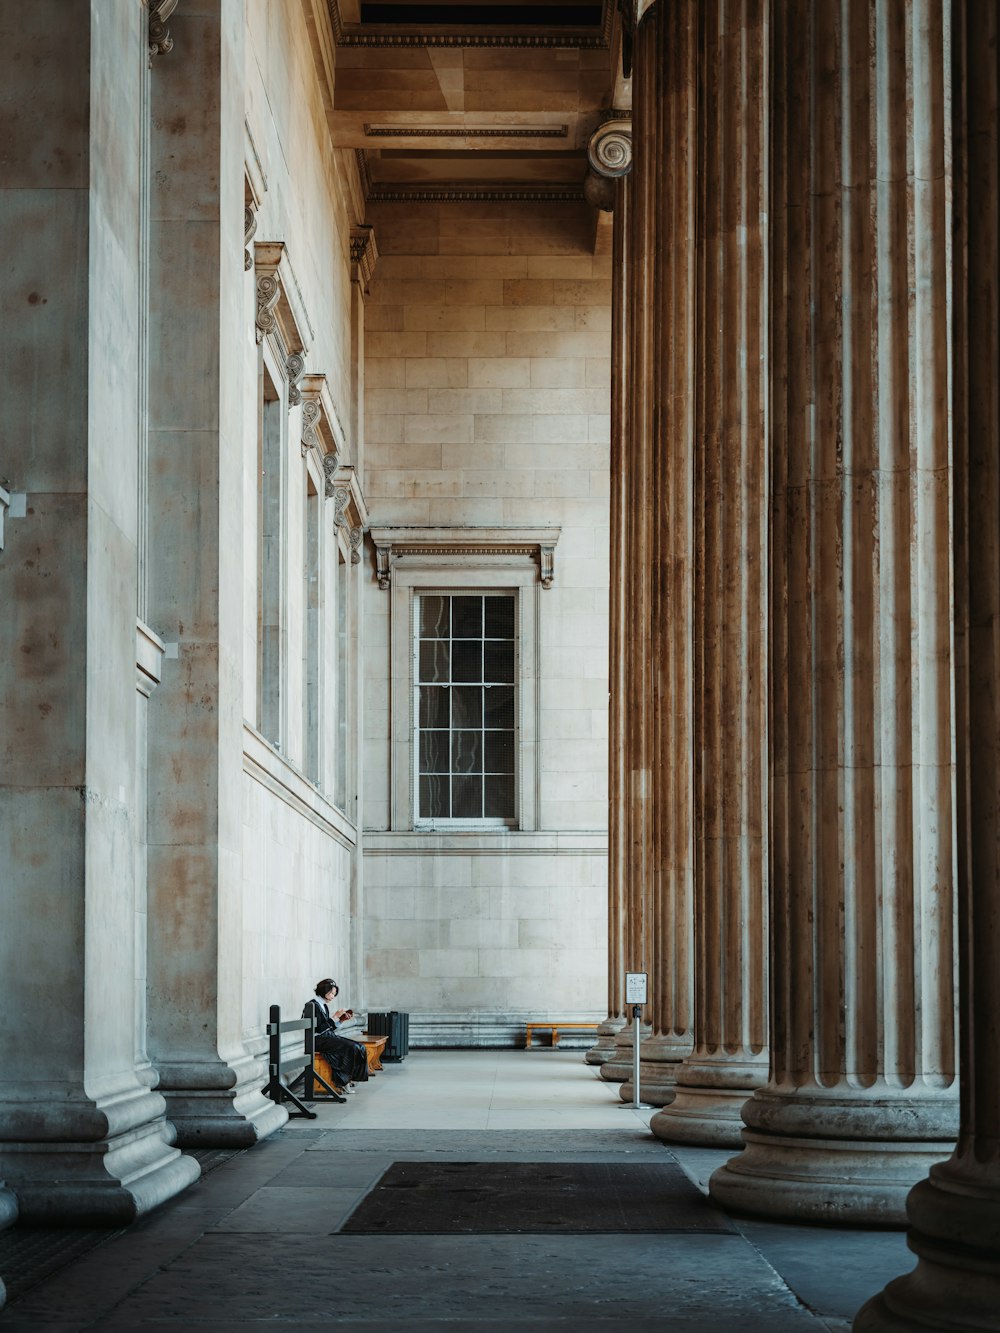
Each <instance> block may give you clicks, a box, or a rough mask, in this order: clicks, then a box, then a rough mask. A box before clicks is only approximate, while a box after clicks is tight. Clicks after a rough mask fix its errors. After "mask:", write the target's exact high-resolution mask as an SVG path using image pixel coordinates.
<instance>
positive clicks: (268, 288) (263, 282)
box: [257, 273, 281, 343]
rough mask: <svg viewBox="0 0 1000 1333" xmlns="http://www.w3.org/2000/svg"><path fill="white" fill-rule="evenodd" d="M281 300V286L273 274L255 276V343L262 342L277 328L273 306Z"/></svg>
mask: <svg viewBox="0 0 1000 1333" xmlns="http://www.w3.org/2000/svg"><path fill="white" fill-rule="evenodd" d="M280 298H281V284H280V283H279V282H278V279H277V278H276V277H275V275H274V274H273V273H263V274H258V275H257V341H258V342H259V343H260V342H263V341H264V339H265V338H266V337H267V335H268V334H269V333H275V332H276V331H277V328H278V320H277V316H276V315H275V313H274V310H275V306H276V305H277V304H278V301H279V300H280Z"/></svg>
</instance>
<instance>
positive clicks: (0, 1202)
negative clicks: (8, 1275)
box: [0, 1180, 17, 1310]
mask: <svg viewBox="0 0 1000 1333" xmlns="http://www.w3.org/2000/svg"><path fill="white" fill-rule="evenodd" d="M16 1221H17V1200H16V1199H15V1198H14V1196H13V1194H11V1192H10V1190H9V1189H7V1188H6V1186H5V1185H4V1183H3V1181H2V1180H0V1231H3V1229H4V1228H5V1227H10V1226H13V1225H14V1223H15V1222H16ZM6 1302H7V1288H6V1287H5V1286H4V1284H3V1278H2V1277H0V1310H2V1309H3V1307H4V1305H5V1304H6Z"/></svg>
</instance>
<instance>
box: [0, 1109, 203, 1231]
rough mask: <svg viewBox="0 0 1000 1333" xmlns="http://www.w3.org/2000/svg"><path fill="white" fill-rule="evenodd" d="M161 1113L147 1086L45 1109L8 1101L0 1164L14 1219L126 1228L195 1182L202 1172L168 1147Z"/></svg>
mask: <svg viewBox="0 0 1000 1333" xmlns="http://www.w3.org/2000/svg"><path fill="white" fill-rule="evenodd" d="M163 1109H164V1108H163V1098H162V1097H160V1096H159V1094H158V1093H154V1092H149V1091H148V1090H147V1089H145V1088H144V1089H142V1091H141V1092H135V1091H130V1092H128V1093H126V1094H125V1095H124V1096H121V1095H119V1096H116V1097H113V1098H108V1099H107V1100H106V1101H95V1100H92V1099H89V1098H86V1099H85V1098H83V1097H81V1098H80V1099H79V1100H74V1101H67V1100H65V1099H64V1100H62V1101H61V1102H59V1103H51V1102H50V1103H49V1104H48V1105H47V1106H46V1107H44V1108H35V1107H31V1106H30V1104H29V1105H17V1104H12V1103H11V1102H10V1101H8V1102H7V1103H6V1104H5V1105H4V1106H3V1107H2V1108H0V1132H3V1133H4V1134H5V1138H4V1140H3V1141H2V1142H0V1162H2V1167H3V1172H4V1176H5V1177H6V1180H7V1186H8V1191H9V1192H12V1193H13V1195H14V1197H15V1199H16V1217H17V1220H18V1221H20V1222H25V1223H27V1224H28V1225H29V1226H98V1227H116V1226H125V1225H127V1224H128V1223H130V1222H134V1221H135V1219H136V1218H137V1217H140V1216H142V1214H144V1213H148V1212H150V1211H151V1210H152V1209H154V1208H157V1207H159V1205H160V1204H161V1203H165V1202H166V1201H167V1200H168V1199H171V1198H173V1197H174V1195H175V1194H179V1193H180V1192H181V1190H184V1189H186V1188H187V1186H188V1185H191V1184H193V1182H194V1181H196V1180H197V1179H198V1177H199V1176H200V1175H201V1168H200V1167H199V1165H198V1163H197V1162H196V1161H195V1160H194V1158H193V1157H185V1156H184V1155H183V1154H182V1153H180V1152H179V1151H178V1150H177V1148H175V1147H173V1146H172V1145H171V1140H172V1137H173V1135H172V1131H171V1127H170V1125H169V1124H168V1123H167V1121H166V1120H165V1119H164V1116H163ZM29 1125H30V1128H29ZM29 1134H30V1135H31V1137H30V1138H29V1137H28V1135H29ZM3 1197H4V1195H3V1193H0V1207H2V1205H3ZM9 1220H13V1217H11V1218H10V1219H9Z"/></svg>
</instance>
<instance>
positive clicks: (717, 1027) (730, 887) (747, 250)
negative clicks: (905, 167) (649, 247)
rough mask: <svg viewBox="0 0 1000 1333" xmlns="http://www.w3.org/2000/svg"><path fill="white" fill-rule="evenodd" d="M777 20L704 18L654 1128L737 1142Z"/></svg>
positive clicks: (745, 1042) (758, 933)
mask: <svg viewBox="0 0 1000 1333" xmlns="http://www.w3.org/2000/svg"><path fill="white" fill-rule="evenodd" d="M767 9H768V0H713V3H709V4H705V5H704V6H703V17H702V25H701V39H700V42H701V44H700V49H699V53H698V58H699V66H700V74H701V78H700V80H699V86H700V89H701V93H700V107H699V152H698V161H699V169H700V192H699V221H698V289H699V303H698V314H699V323H700V335H699V338H698V341H697V348H698V352H697V358H698V359H697V366H696V372H695V382H696V385H697V393H698V404H697V420H696V427H695V463H696V468H695V470H696V482H695V495H696V498H695V516H696V518H695V522H696V537H695V548H696V551H697V554H698V560H697V565H698V568H697V576H696V589H695V607H696V610H695V692H694V694H695V702H694V718H695V728H694V729H695V735H694V743H693V751H694V756H695V780H694V803H695V858H694V864H695V872H694V893H695V910H694V919H695V1005H694V1031H695V1048H694V1051H693V1053H692V1054H691V1055H689V1056H688V1058H687V1059H686V1060H685V1061H684V1062H683V1063H682V1064H681V1065H680V1066H679V1068H678V1069H677V1075H676V1077H677V1087H676V1096H675V1097H674V1099H673V1101H672V1102H671V1103H670V1105H669V1106H667V1107H666V1108H665V1109H664V1110H663V1111H661V1112H659V1113H658V1114H657V1115H655V1116H654V1117H653V1119H652V1121H651V1122H650V1128H651V1129H652V1130H653V1132H654V1133H655V1134H656V1135H657V1136H658V1137H659V1138H662V1139H668V1140H673V1141H675V1142H685V1143H704V1144H714V1145H721V1146H732V1147H739V1146H740V1145H741V1143H742V1138H741V1130H742V1128H743V1122H742V1120H741V1118H740V1108H741V1106H742V1104H743V1102H744V1101H746V1099H747V1098H748V1097H749V1096H750V1095H751V1093H752V1092H753V1091H754V1089H755V1088H757V1087H760V1086H762V1085H763V1084H764V1083H765V1082H766V1081H767V1073H768V1061H767V847H766V831H767V768H766V764H767V754H766V742H767V725H766V723H767V717H766V714H767V695H766V686H767V619H766V614H767V588H766V571H767V476H768V469H767V420H766V403H767V392H766V369H767V367H766V348H767V292H766V264H765V254H766V246H767V233H766V219H767V167H766V164H767V102H766V96H767V88H766V76H767V59H768V52H767V41H768V26H767Z"/></svg>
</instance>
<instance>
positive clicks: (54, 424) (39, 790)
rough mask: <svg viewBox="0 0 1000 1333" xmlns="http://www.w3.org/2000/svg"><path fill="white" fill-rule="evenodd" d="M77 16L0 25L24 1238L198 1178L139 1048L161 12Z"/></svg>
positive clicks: (5, 658)
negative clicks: (149, 72) (176, 1142)
mask: <svg viewBox="0 0 1000 1333" xmlns="http://www.w3.org/2000/svg"><path fill="white" fill-rule="evenodd" d="M76 17H77V18H78V19H79V20H80V21H79V22H78V23H76V24H75V26H74V30H73V41H72V42H67V41H66V23H65V20H66V6H65V5H64V4H61V3H59V0H40V3H38V4H35V5H32V6H30V7H29V8H28V9H27V10H24V11H23V12H18V13H17V14H16V15H14V13H13V12H12V11H11V10H10V9H9V7H8V9H7V10H5V11H4V15H3V18H2V19H0V38H2V40H0V53H2V54H0V65H2V68H3V83H4V88H5V90H6V92H5V95H6V96H7V97H9V99H10V104H11V105H12V106H17V107H18V108H19V112H18V116H17V117H16V118H14V119H13V120H12V121H11V122H10V125H9V127H8V134H7V138H6V140H5V148H4V153H5V162H4V180H3V184H4V188H3V189H2V190H0V228H2V230H3V231H4V234H5V235H7V236H9V237H16V238H17V241H16V244H12V245H11V246H10V248H9V252H8V256H7V261H6V263H5V266H4V270H3V275H2V278H0V288H2V291H0V298H2V303H3V306H4V309H5V310H7V311H9V312H13V311H17V312H18V313H17V317H16V318H14V317H11V318H10V319H7V320H4V321H3V323H2V325H0V363H2V364H3V366H4V368H5V383H4V392H3V394H2V395H0V438H2V439H4V440H5V441H14V440H16V441H18V445H17V452H18V460H17V462H18V470H17V485H18V491H19V493H23V494H26V496H27V502H26V506H25V512H24V517H23V518H21V519H19V521H18V522H17V523H16V524H11V525H10V527H9V529H8V532H7V538H6V542H5V546H4V550H3V552H2V555H0V605H2V606H3V608H4V625H3V633H4V651H3V652H2V653H0V685H2V688H0V736H2V738H3V745H2V758H0V866H2V867H3V891H2V893H0V975H2V976H3V982H4V1023H3V1024H2V1025H0V1067H2V1069H3V1079H2V1082H0V1177H3V1178H4V1179H5V1180H6V1189H5V1190H0V1225H3V1224H4V1223H5V1222H6V1221H9V1220H11V1218H12V1213H13V1209H14V1202H15V1201H16V1207H17V1211H18V1213H19V1216H20V1218H21V1220H23V1221H25V1222H28V1223H41V1224H45V1223H52V1222H56V1223H58V1224H61V1225H77V1226H87V1225H93V1224H97V1225H122V1224H124V1223H127V1222H130V1221H131V1220H133V1219H134V1218H135V1217H136V1216H138V1215H139V1214H141V1213H144V1212H146V1211H148V1210H149V1209H151V1208H153V1207H155V1206H156V1205H157V1204H159V1203H161V1202H163V1201H164V1200H166V1199H168V1198H170V1197H171V1196H173V1195H174V1194H176V1193H177V1192H178V1191H179V1190H181V1189H183V1188H184V1187H185V1186H186V1185H188V1184H190V1183H191V1181H193V1180H194V1179H196V1178H197V1176H198V1174H199V1168H198V1165H197V1163H196V1162H194V1161H193V1160H192V1159H191V1158H186V1157H183V1156H182V1155H181V1154H180V1153H179V1152H178V1151H177V1149H176V1148H175V1147H173V1146H172V1130H171V1127H170V1125H169V1124H168V1123H167V1121H166V1120H165V1118H164V1100H163V1098H162V1096H160V1094H159V1093H157V1092H152V1091H151V1090H150V1088H149V1086H148V1085H147V1083H146V1082H144V1080H143V1077H142V1073H143V1071H142V1069H141V1068H140V1067H139V1065H140V1062H139V1061H138V1060H137V1056H136V1040H135V1036H136V1026H137V1012H136V994H135V987H136V977H137V975H141V973H142V969H143V966H144V958H143V948H142V943H141V940H137V938H136V936H137V932H136V929H135V925H136V911H137V904H138V891H137V876H136V851H137V844H138V841H139V836H140V833H139V828H140V821H139V811H138V804H139V802H140V801H141V799H142V793H141V790H140V789H139V783H138V780H137V765H136V753H137V726H136V722H137V710H136V707H135V702H134V699H135V696H134V682H135V671H136V608H137V603H138V572H137V571H138V514H137V511H138V503H137V495H138V490H139V464H138V455H139V449H138V442H137V430H136V423H137V420H138V417H139V409H138V403H139V380H140V370H139V356H138V346H139V328H140V322H141V283H140V275H139V259H138V255H139V249H140V238H139V237H138V235H137V231H138V225H137V219H138V217H139V214H140V208H139V200H140V195H141V133H140V126H141V121H142V115H143V112H142V76H143V72H144V70H145V67H146V62H147V61H148V58H149V47H148V41H149V39H148V32H147V28H146V18H147V15H146V12H145V10H143V9H142V8H140V7H139V6H137V5H132V6H129V7H127V9H126V10H124V11H123V13H122V16H121V19H120V21H118V22H115V23H112V24H105V23H104V22H103V20H101V21H99V16H98V15H97V14H96V13H95V14H93V15H91V12H90V7H89V6H77V7H76ZM43 383H47V384H49V385H52V386H53V391H52V392H46V393H40V392H39V390H38V386H39V385H40V384H43ZM109 960H113V966H112V965H109ZM55 991H58V1006H57V1008H58V1016H57V1017H56V1018H55V1020H54V1021H53V1020H52V1014H53V1006H54V1000H53V995H54V992H55ZM41 1033H44V1043H42V1038H41V1036H40V1035H39V1034H41ZM42 1045H44V1049H42Z"/></svg>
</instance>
